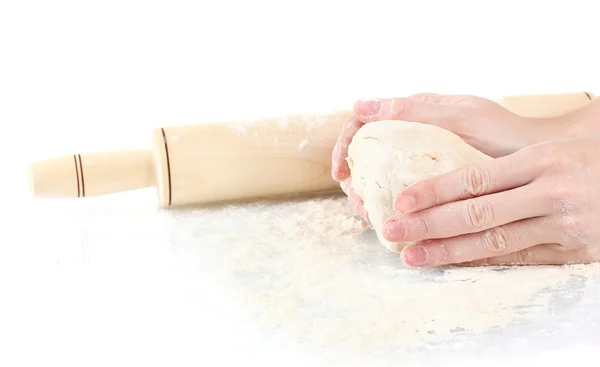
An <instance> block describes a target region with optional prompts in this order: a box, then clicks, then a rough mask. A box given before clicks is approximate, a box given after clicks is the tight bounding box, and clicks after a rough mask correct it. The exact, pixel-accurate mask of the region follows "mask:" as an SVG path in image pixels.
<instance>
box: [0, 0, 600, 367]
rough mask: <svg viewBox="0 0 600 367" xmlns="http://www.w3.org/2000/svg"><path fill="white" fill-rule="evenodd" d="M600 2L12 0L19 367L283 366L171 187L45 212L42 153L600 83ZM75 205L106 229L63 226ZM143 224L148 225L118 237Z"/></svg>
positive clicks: (0, 37) (7, 230)
mask: <svg viewBox="0 0 600 367" xmlns="http://www.w3.org/2000/svg"><path fill="white" fill-rule="evenodd" d="M593 4H594V2H593V1H588V2H578V1H568V2H567V1H557V2H553V3H552V4H551V3H550V2H549V1H546V2H542V1H540V2H534V1H501V2H490V1H469V2H467V1H448V2H443V1H400V0H397V1H376V0H373V1H323V0H321V1H315V0H303V1H288V0H282V1H265V0H254V1H188V2H184V1H149V0H146V1H130V0H120V1H111V0H105V1H65V0H55V1H28V0H1V1H0V123H1V127H2V130H1V137H2V143H1V144H0V153H1V154H0V160H1V161H0V164H1V165H0V172H1V175H0V177H1V181H0V185H1V188H2V191H0V192H1V193H2V196H3V197H2V204H3V210H2V212H3V215H4V216H5V219H4V220H3V221H2V222H0V223H1V224H0V292H1V293H0V365H1V366H18V365H19V366H20V365H23V366H25V365H27V366H34V365H35V366H41V365H61V366H66V365H78V366H91V365H111V366H117V365H119V366H120V365H123V366H125V365H127V366H132V365H149V364H157V365H170V366H180V365H224V364H227V363H234V362H235V361H236V360H239V361H242V363H250V362H251V361H253V359H252V358H253V356H256V358H259V359H258V360H262V361H263V362H264V363H265V364H268V363H267V360H265V359H261V358H265V357H264V355H263V354H261V353H262V352H261V351H260V348H259V347H256V348H255V347H254V346H245V348H244V349H243V350H244V352H241V349H240V348H242V346H240V345H235V340H236V339H235V338H236V337H235V336H232V335H230V334H227V333H228V332H227V330H228V329H226V327H225V326H223V327H222V328H221V326H219V325H222V324H221V323H224V322H225V320H218V319H216V318H215V316H214V314H212V313H209V312H208V311H207V310H208V309H209V308H202V307H209V306H206V304H210V302H209V301H208V300H207V298H208V297H207V296H206V294H203V293H200V292H199V291H197V292H196V293H194V291H193V290H195V287H196V284H194V283H193V282H191V281H190V278H189V277H188V275H189V274H188V271H192V270H190V269H188V268H186V267H185V265H184V263H185V261H184V260H182V261H183V263H176V264H172V263H169V261H167V260H163V259H169V258H168V257H167V256H166V255H165V254H166V253H168V234H167V233H163V232H161V231H160V230H158V229H154V230H153V229H152V228H151V227H152V224H151V223H152V221H153V220H155V219H154V218H155V217H154V214H155V211H156V208H155V205H156V202H155V201H154V200H155V196H154V193H153V192H149V193H148V192H144V193H142V194H139V195H137V194H132V195H125V196H123V197H119V200H114V199H111V198H105V199H101V200H91V201H90V202H88V203H86V204H79V203H78V204H73V203H70V202H69V203H63V202H57V203H43V204H42V203H39V202H36V201H33V200H32V199H31V198H30V197H29V196H28V193H27V176H26V169H27V165H28V164H29V163H30V162H31V161H33V160H37V159H43V158H48V157H51V156H55V155H61V154H69V153H73V152H78V151H94V150H110V149H121V148H126V149H128V148H147V147H149V142H150V130H151V129H152V128H154V127H157V126H165V125H172V124H187V123H196V122H201V121H210V120H227V119H229V118H234V117H237V116H245V115H262V114H275V113H277V114H278V113H288V112H289V113H291V112H296V111H308V110H311V109H317V108H321V107H324V108H329V107H349V106H351V103H353V101H354V100H355V99H356V98H360V97H371V96H384V95H385V96H389V95H398V96H399V95H405V94H409V93H416V92H428V91H429V92H438V93H469V94H478V95H483V96H502V95H510V94H529V93H562V92H579V91H591V92H593V93H596V94H599V93H600V76H599V74H598V66H599V65H600V56H598V44H599V43H598V34H599V33H598V30H599V28H600V25H599V24H600V20H599V18H598V13H597V12H595V11H594V10H593V7H594V6H593ZM75 214H77V215H79V214H83V215H84V218H88V219H83V221H86V220H89V221H90V222H89V223H88V224H85V223H82V222H81V221H77V220H75V219H71V221H72V223H75V224H74V225H73V226H72V227H69V226H67V225H64V224H62V225H55V224H53V223H54V222H52V217H57V218H58V217H60V218H74V215H75ZM69 216H71V217H69ZM123 216H129V217H128V218H129V219H128V220H129V221H134V222H136V223H138V224H139V228H140V231H139V232H140V233H139V234H138V235H134V234H131V232H127V233H128V235H127V236H125V237H127V238H123V236H119V235H117V234H118V233H119V232H118V231H119V228H118V225H117V224H114V223H118V222H114V221H110V220H114V218H120V217H123ZM107 218H108V219H107ZM131 218H133V219H131ZM93 220H95V222H93ZM103 220H105V221H109V222H106V223H111V224H110V225H112V226H113V227H110V228H108V229H106V230H105V231H103V230H101V229H99V228H102V225H103V223H105V222H102V221H103ZM145 221H146V222H145ZM61 223H63V222H61ZM90 223H95V225H96V227H93V225H94V224H90ZM86 226H88V227H86ZM90 226H91V227H90ZM114 226H117V227H114ZM144 226H147V227H148V230H147V231H143V230H142V229H141V228H144ZM81 228H97V230H95V231H94V230H89V231H90V232H91V233H92V235H90V234H89V233H88V234H85V233H83V232H82V230H81ZM82 233H83V234H82ZM82 236H83V237H85V236H92V238H90V237H87V239H86V241H87V242H88V243H94V244H95V245H94V246H95V247H94V246H92V245H89V246H91V248H94V249H96V250H95V251H97V253H96V254H95V256H96V260H95V262H92V265H90V263H86V262H85V261H84V260H82V259H84V258H85V256H89V254H87V255H85V256H83V257H82V255H81V253H82V250H81V248H80V245H79V244H80V242H81V238H82ZM150 238H151V239H152V241H150V240H149V239H150ZM88 250H89V248H88ZM140 258H141V259H143V260H140ZM98 259H100V260H98ZM136 261H137V262H136ZM215 307H216V306H215ZM207 315H208V316H207ZM211 321H212V322H213V323H212V324H210V325H209V324H207V323H208V322H211ZM202 330H208V331H207V332H205V333H202V332H201V331H202ZM219 330H221V331H219ZM213 333H217V334H218V335H217V334H213ZM251 350H254V351H255V352H254V353H252V352H250V351H251ZM219 355H220V356H222V357H221V359H220V362H216V361H215V360H213V362H209V361H210V360H211V358H213V357H214V356H219ZM269 355H270V358H272V359H274V360H275V359H276V353H274V352H273V353H271V354H269ZM282 358H283V357H282ZM567 358H570V359H571V360H573V358H575V357H574V356H571V357H567ZM295 361H296V362H298V361H299V360H295ZM555 361H557V360H556V359H555Z"/></svg>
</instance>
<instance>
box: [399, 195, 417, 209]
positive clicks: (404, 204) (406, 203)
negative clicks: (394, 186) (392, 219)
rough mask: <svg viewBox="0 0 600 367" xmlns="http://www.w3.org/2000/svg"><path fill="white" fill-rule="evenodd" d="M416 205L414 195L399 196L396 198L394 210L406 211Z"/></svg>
mask: <svg viewBox="0 0 600 367" xmlns="http://www.w3.org/2000/svg"><path fill="white" fill-rule="evenodd" d="M416 206H417V200H416V199H415V197H414V196H410V195H407V196H399V197H398V200H396V210H397V211H399V212H400V213H406V212H408V211H410V210H413V209H414V208H415V207H416Z"/></svg>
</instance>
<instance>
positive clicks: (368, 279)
mask: <svg viewBox="0 0 600 367" xmlns="http://www.w3.org/2000/svg"><path fill="white" fill-rule="evenodd" d="M170 215H171V216H172V221H171V223H172V224H173V226H174V228H173V230H172V232H173V233H175V234H176V241H177V242H178V244H179V245H180V246H182V245H183V244H184V245H185V248H186V249H187V250H189V251H191V252H192V253H193V256H195V258H197V259H198V261H199V262H200V264H199V265H198V266H203V267H206V268H207V269H210V270H211V271H212V272H213V273H214V274H215V276H216V278H217V279H218V282H219V284H220V285H221V286H222V287H223V288H224V289H227V290H228V291H230V294H231V297H232V299H234V300H235V302H237V304H238V305H239V306H240V309H241V310H244V312H248V314H249V316H248V320H249V322H251V323H253V324H255V325H257V327H259V328H261V330H264V331H265V332H268V333H271V334H276V335H278V337H279V338H287V339H289V340H290V341H291V342H294V343H298V344H299V345H302V346H303V347H306V348H310V349H311V350H317V351H319V350H320V351H323V350H326V351H327V353H328V354H331V353H333V354H334V355H337V356H341V357H340V358H343V359H352V360H354V361H357V360H359V356H363V357H364V356H369V359H368V361H371V362H373V359H372V358H374V356H383V355H388V356H389V355H394V356H397V355H404V357H403V358H406V354H405V353H417V352H419V353H425V354H427V353H428V351H432V350H436V351H462V350H468V349H469V348H474V349H476V350H479V349H482V347H481V343H483V344H485V341H486V340H487V344H486V345H495V342H494V340H497V338H499V337H500V336H502V335H503V338H505V339H506V340H509V341H512V342H511V343H512V344H514V345H515V346H522V345H523V343H524V342H523V338H524V337H525V336H526V333H527V332H530V333H533V332H534V331H535V333H537V334H536V336H535V338H533V339H532V340H533V341H532V342H527V343H535V342H536V341H539V340H543V338H544V337H545V336H546V335H550V332H556V330H559V329H560V328H561V327H566V326H565V325H568V323H566V321H564V318H565V317H566V316H564V315H567V314H568V313H569V312H574V311H572V310H573V309H575V307H576V306H577V304H579V303H582V302H590V301H588V300H587V299H588V298H590V297H591V298H590V299H595V298H596V297H597V295H594V294H593V292H592V291H589V290H588V288H593V287H594V286H596V287H597V285H598V282H597V280H598V275H600V267H599V266H597V265H586V266H584V265H577V266H575V265H573V266H561V267H551V266H540V267H473V268H460V267H445V268H435V269H409V268H405V267H404V266H403V265H402V264H401V261H400V258H399V255H398V254H395V253H392V252H390V251H388V250H386V249H385V248H384V247H383V246H382V245H381V244H380V243H379V242H378V241H377V238H376V236H375V234H374V233H373V231H372V230H371V229H369V228H365V225H364V224H363V223H362V222H361V221H359V220H358V219H356V218H355V217H354V215H353V213H352V212H351V209H350V208H349V207H348V205H347V201H346V199H345V198H339V197H333V198H321V199H313V200H306V201H300V200H299V201H287V202H283V203H256V204H251V205H243V206H237V205H229V206H225V207H222V208H219V209H211V210H208V209H206V210H202V209H198V210H188V211H181V212H179V213H174V214H170ZM597 291H598V290H596V292H597ZM590 292H592V294H591V296H590V295H589V293H590ZM570 322H571V321H569V323H570ZM585 322H586V323H588V324H589V323H590V322H592V321H590V320H586V321H585ZM528 330H529V331H528ZM531 330H534V331H531ZM569 330H570V329H569ZM573 338H574V339H576V337H573ZM527 343H525V346H526V347H530V346H527ZM512 344H511V345H512ZM507 347H508V345H504V346H503V348H507ZM336 353H337V354H336ZM403 353H404V354H403ZM405 361H406V360H405Z"/></svg>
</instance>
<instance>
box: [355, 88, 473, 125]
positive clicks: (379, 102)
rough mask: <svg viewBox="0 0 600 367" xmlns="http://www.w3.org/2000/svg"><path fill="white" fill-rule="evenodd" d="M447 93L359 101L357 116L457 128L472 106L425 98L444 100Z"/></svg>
mask: <svg viewBox="0 0 600 367" xmlns="http://www.w3.org/2000/svg"><path fill="white" fill-rule="evenodd" d="M443 98H444V97H434V95H433V94H422V95H420V96H419V95H417V96H416V97H408V98H381V99H371V100H366V101H357V102H356V103H355V106H354V109H355V113H356V115H357V118H358V119H359V120H360V121H363V122H365V123H368V122H372V121H382V120H399V121H414V122H421V123H424V124H431V125H437V126H440V127H443V128H447V129H449V130H452V131H455V130H456V128H457V127H459V126H460V125H459V124H461V123H463V122H464V120H465V118H466V117H465V114H466V113H468V112H467V111H468V108H466V106H463V105H460V104H453V103H441V102H440V103H438V102H425V101H427V100H430V101H442V100H443Z"/></svg>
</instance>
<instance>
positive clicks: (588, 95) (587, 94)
mask: <svg viewBox="0 0 600 367" xmlns="http://www.w3.org/2000/svg"><path fill="white" fill-rule="evenodd" d="M583 93H585V95H586V96H587V97H588V98H589V99H590V101H591V100H592V96H590V94H589V93H588V92H583Z"/></svg>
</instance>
